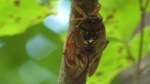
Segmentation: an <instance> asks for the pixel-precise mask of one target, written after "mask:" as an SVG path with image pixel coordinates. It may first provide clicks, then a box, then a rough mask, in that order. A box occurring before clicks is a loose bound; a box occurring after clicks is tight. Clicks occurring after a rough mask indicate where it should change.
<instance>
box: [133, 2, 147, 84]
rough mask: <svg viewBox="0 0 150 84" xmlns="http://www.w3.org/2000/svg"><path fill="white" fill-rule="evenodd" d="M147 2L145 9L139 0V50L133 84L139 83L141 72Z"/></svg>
mask: <svg viewBox="0 0 150 84" xmlns="http://www.w3.org/2000/svg"><path fill="white" fill-rule="evenodd" d="M148 2H149V0H146V4H145V7H144V8H143V7H142V0H139V3H140V9H141V18H142V20H141V29H140V31H141V37H140V38H141V39H140V49H139V56H138V63H137V67H136V73H135V84H139V81H140V76H141V70H140V65H141V59H142V47H143V35H144V31H143V28H144V23H145V13H146V12H145V10H146V8H147V6H148Z"/></svg>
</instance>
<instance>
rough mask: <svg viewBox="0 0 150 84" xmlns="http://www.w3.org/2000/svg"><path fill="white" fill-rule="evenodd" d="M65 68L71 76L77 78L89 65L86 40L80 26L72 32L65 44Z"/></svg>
mask: <svg viewBox="0 0 150 84" xmlns="http://www.w3.org/2000/svg"><path fill="white" fill-rule="evenodd" d="M64 56H65V68H66V71H67V73H68V75H69V76H71V77H73V78H76V77H78V76H79V75H80V74H81V73H82V71H83V70H84V69H85V68H86V67H87V56H86V53H85V48H84V41H83V39H82V37H81V35H80V32H79V31H78V27H75V28H74V30H72V32H71V33H70V35H69V37H68V39H67V42H66V46H65V52H64Z"/></svg>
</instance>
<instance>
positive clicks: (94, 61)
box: [88, 28, 109, 77]
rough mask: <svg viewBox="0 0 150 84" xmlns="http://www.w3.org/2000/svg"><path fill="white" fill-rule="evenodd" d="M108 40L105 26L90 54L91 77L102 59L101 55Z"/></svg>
mask: <svg viewBox="0 0 150 84" xmlns="http://www.w3.org/2000/svg"><path fill="white" fill-rule="evenodd" d="M108 42H109V41H108V40H106V35H105V28H103V29H102V30H101V36H100V38H99V39H98V40H97V41H96V43H95V45H94V48H93V50H92V52H91V53H90V55H89V70H88V72H89V77H91V76H92V75H93V74H94V72H95V71H96V69H97V67H98V65H99V62H100V59H101V55H102V53H103V51H104V49H105V48H106V46H107V44H108Z"/></svg>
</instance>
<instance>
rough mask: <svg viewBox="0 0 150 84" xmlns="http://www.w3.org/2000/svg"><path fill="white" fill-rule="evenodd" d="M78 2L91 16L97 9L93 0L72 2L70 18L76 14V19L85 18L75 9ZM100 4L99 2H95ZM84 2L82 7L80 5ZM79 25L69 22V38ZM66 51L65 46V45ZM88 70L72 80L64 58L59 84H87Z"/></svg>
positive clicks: (73, 0) (72, 0)
mask: <svg viewBox="0 0 150 84" xmlns="http://www.w3.org/2000/svg"><path fill="white" fill-rule="evenodd" d="M76 1H77V2H78V6H79V7H80V8H81V9H82V10H83V11H84V12H85V13H86V14H89V13H91V12H93V10H94V9H95V8H96V7H97V4H96V3H94V1H93V0H71V11H70V18H71V17H72V16H73V15H74V14H75V18H79V17H83V16H82V15H80V14H79V13H78V12H77V10H76V9H75V4H76ZM83 1H84V2H83ZM95 1H96V2H98V0H95ZM82 2H83V4H82V5H80V4H81V3H82ZM78 23H79V21H77V22H71V21H69V28H68V32H67V33H68V34H67V37H68V36H69V34H70V32H71V31H72V29H73V28H74V27H75V26H76V25H77V24H78ZM64 49H65V45H64ZM87 72H88V71H87V68H86V69H85V70H84V71H83V72H82V73H81V74H80V76H79V77H77V78H75V79H74V78H71V77H69V75H68V74H67V72H66V69H65V62H64V56H63V57H62V63H61V69H60V74H59V80H58V84H86V80H87Z"/></svg>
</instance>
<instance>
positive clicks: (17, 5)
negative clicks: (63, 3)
mask: <svg viewBox="0 0 150 84" xmlns="http://www.w3.org/2000/svg"><path fill="white" fill-rule="evenodd" d="M143 1H145V0H143ZM57 3H58V2H57V1H56V2H54V1H52V2H49V1H47V0H45V2H42V3H39V2H37V1H36V0H1V1H0V84H56V83H57V80H58V76H59V70H60V63H61V58H62V52H63V44H64V42H65V39H66V33H64V34H61V35H58V34H56V33H54V32H53V31H51V30H50V29H49V28H47V27H46V26H45V25H43V23H42V21H43V20H44V19H45V18H46V17H47V16H48V15H49V14H56V8H53V7H56V5H57ZM100 3H101V5H102V9H101V11H100V14H101V15H102V16H103V18H104V24H105V27H106V32H107V39H108V40H109V42H110V43H109V44H108V46H107V48H106V49H105V51H104V53H103V55H102V58H101V62H100V65H99V67H98V69H97V71H96V73H95V74H94V75H93V76H92V77H91V78H88V80H87V84H111V80H112V79H113V78H114V77H115V76H116V75H117V74H118V73H119V72H120V71H121V70H123V69H124V68H126V67H128V66H130V65H131V64H132V61H131V60H130V58H129V53H128V52H129V51H130V52H131V54H132V56H133V57H134V58H135V60H137V57H138V52H139V42H140V32H138V33H136V34H135V35H133V32H134V30H135V28H136V27H137V26H138V24H139V22H140V20H141V18H140V7H139V2H138V0H107V1H106V0H100ZM49 4H50V5H49ZM48 8H49V9H50V10H49V9H48ZM54 10H55V11H54ZM148 11H150V3H149V5H148V9H147V12H148ZM68 17H69V16H68ZM149 35H150V26H147V27H146V28H145V29H144V43H143V54H142V56H143V57H144V56H145V55H146V54H147V52H148V49H149V48H148V47H149V43H150V39H149ZM43 46H44V47H43Z"/></svg>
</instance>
